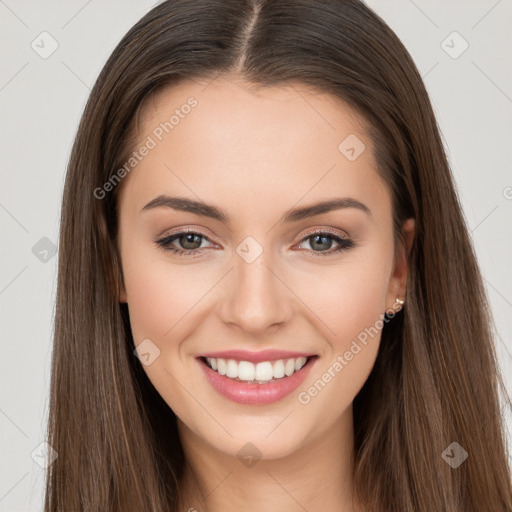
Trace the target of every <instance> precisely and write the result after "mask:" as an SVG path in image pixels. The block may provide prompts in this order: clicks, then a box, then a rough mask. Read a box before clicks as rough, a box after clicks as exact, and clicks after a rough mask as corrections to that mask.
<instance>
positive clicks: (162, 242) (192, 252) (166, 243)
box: [156, 230, 356, 258]
mask: <svg viewBox="0 0 512 512" xmlns="http://www.w3.org/2000/svg"><path fill="white" fill-rule="evenodd" d="M183 235H198V236H199V237H201V238H202V239H205V240H208V241H209V242H211V240H210V239H209V238H208V237H207V236H205V235H203V234H202V233H199V232H197V231H179V232H177V233H173V234H171V235H167V236H165V237H163V238H160V239H158V240H156V244H157V245H158V246H159V247H161V248H162V249H163V250H164V251H169V252H171V253H173V254H176V255H177V256H192V257H195V256H198V255H199V254H200V253H201V252H202V250H201V249H200V248H198V249H176V248H174V247H171V246H170V244H171V243H172V242H173V241H174V240H175V239H177V238H179V237H180V236H183ZM315 235H328V236H327V237H324V238H332V239H334V240H335V241H336V242H337V243H338V244H339V245H340V247H338V248H337V249H334V250H329V251H320V252H318V251H311V252H313V254H309V256H310V257H313V258H317V257H324V256H330V255H332V254H335V253H339V252H341V251H346V250H348V249H351V248H353V247H355V246H356V244H355V242H354V241H353V240H352V239H350V238H343V237H341V236H339V235H337V234H335V233H333V232H331V231H329V230H318V231H313V232H310V233H306V235H305V236H304V237H303V238H302V240H301V241H300V243H302V242H304V241H306V240H307V239H309V238H311V237H313V236H315ZM203 249H205V248H204V247H203Z"/></svg>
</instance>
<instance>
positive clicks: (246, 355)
mask: <svg viewBox="0 0 512 512" xmlns="http://www.w3.org/2000/svg"><path fill="white" fill-rule="evenodd" d="M313 355H315V354H308V353H307V352H292V351H290V350H273V349H267V350H258V351H248V350H223V351H217V352H208V353H207V354H201V355H200V356H199V357H212V358H222V359H235V360H236V361H248V362H250V363H261V362H262V361H277V360H278V359H294V358H297V357H311V356H313Z"/></svg>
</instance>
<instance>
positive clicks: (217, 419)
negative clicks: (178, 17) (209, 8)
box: [118, 78, 411, 458]
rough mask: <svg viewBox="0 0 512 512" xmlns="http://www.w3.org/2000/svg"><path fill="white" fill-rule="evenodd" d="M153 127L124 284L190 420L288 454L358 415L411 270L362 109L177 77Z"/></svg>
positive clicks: (163, 381) (128, 196)
mask: <svg viewBox="0 0 512 512" xmlns="http://www.w3.org/2000/svg"><path fill="white" fill-rule="evenodd" d="M166 123H167V124H166ZM137 133H138V143H137V144H136V147H135V148H134V151H137V156H136V158H137V162H138V163H137V165H136V166H135V167H134V168H133V170H132V169H131V168H130V167H129V165H128V166H127V169H130V172H129V173H128V174H127V176H126V177H124V179H123V182H122V183H121V187H122V188H121V190H120V195H119V205H118V206H119V214H120V234H119V235H120V237H119V249H120V254H121V260H122V270H123V275H124V289H123V290H122V293H121V296H120V300H121V301H122V302H127V303H128V307H129V312H130V321H131V328H132V332H133V338H134V341H135V345H139V344H141V343H142V345H140V348H139V352H140V354H139V356H140V358H141V363H143V368H144V370H145V371H146V373H147V375H148V377H149V379H150V380H151V382H152V383H153V385H154V386H155V388H156V389H157V390H158V392H159V393H160V394H161V396H162V397H163V399H164V400H165V401H166V402H167V404H168V405H169V407H171V408H172V409H173V410H174V412H175V413H176V415H177V416H178V418H179V419H180V429H181V430H180V432H181V433H183V434H184V435H189V436H193V437H194V438H195V439H196V440H197V441H198V442H201V443H203V444H204V445H205V446H210V447H213V448H215V449H217V450H219V451H221V452H223V453H224V454H227V455H233V456H235V455H237V454H238V453H239V451H240V449H241V448H242V447H244V446H245V448H244V449H245V450H249V451H250V450H255V451H256V448H257V450H259V452H261V453H262V454H263V457H265V458H277V457H282V456H285V455H287V454H290V453H292V452H294V451H296V450H298V449H299V448H300V447H303V446H305V445H307V444H308V443H312V442H314V441H315V440H318V439H320V437H321V436H325V435H326V434H328V433H329V432H333V431H335V430H336V429H337V428H339V425H340V423H341V422H343V421H345V422H346V424H348V422H349V421H350V418H351V413H352V410H351V404H352V401H353V399H354V397H355V396H356V394H357V393H358V391H359V390H360V389H361V387H362V386H363V384H364V382H365V380H366V379H367V377H368V375H369V373H370V371H371V369H372V366H373V364H374V361H375V358H376V355H377V350H378V347H379V342H380V328H382V325H383V321H382V318H383V314H384V312H385V311H386V310H389V309H390V308H392V306H393V303H394V302H395V298H396V297H397V296H400V297H403V295H404V284H405V271H406V270H405V264H404V260H403V259H402V258H400V257H398V258H397V260H396V261H395V259H394V246H393V231H392V211H391V198H390V195H389V191H388V189H387V187H386V185H385V183H384V182H383V181H382V180H381V178H380V177H379V175H378V174H377V172H376V168H377V165H376V161H375V159H374V156H373V149H372V144H371V141H370V140H369V138H368V136H367V135H366V133H365V130H364V126H363V124H362V122H361V119H360V118H359V117H358V116H357V115H356V114H355V113H354V112H353V111H352V110H351V109H350V108H349V107H348V106H347V105H346V104H344V103H342V102H341V101H339V100H336V99H335V98H333V97H332V96H330V95H326V94H322V93H318V92H316V93H315V92H313V91H312V90H311V89H305V88H304V87H301V86H299V85H298V84H297V85H295V86H293V87H292V86H286V87H280V88H269V89H266V90H260V91H258V92H254V91H253V92H251V91H250V90H249V88H248V87H247V84H245V83H243V82H238V81H228V80H227V79H226V78H224V79H218V80H215V81H213V82H211V83H210V84H209V85H208V86H206V83H201V84H198V83H195V82H187V83H182V84H180V85H179V86H174V87H173V88H167V89H165V90H162V91H160V92H159V93H158V94H157V95H156V96H155V97H154V98H153V99H152V100H151V101H149V102H148V103H147V104H146V105H145V107H144V108H143V109H142V111H141V113H140V115H139V117H138V132H137ZM143 147H145V148H146V149H142V148H143ZM139 160H140V161H139ZM133 163H134V161H132V164H133ZM122 174H123V173H121V176H122ZM156 198H159V199H158V200H156V201H155V199H156ZM172 198H180V200H181V201H176V200H175V199H174V202H173V199H172ZM341 200H343V202H340V203H339V205H338V207H336V208H331V209H329V208H325V209H318V210H314V209H313V210H311V211H310V210H309V209H310V208H311V207H312V206H314V205H317V204H318V203H323V202H326V201H341ZM187 201H189V202H193V203H194V206H193V207H189V206H187V203H186V202H187ZM173 206H174V207H173ZM302 210H304V211H302ZM301 211H302V213H301ZM290 212H298V213H295V214H294V215H292V214H290ZM308 212H309V214H308ZM406 227H408V228H410V227H411V226H410V225H409V224H408V226H406ZM187 230H188V231H190V232H191V233H189V234H188V235H186V234H183V232H184V231H187ZM178 233H182V235H181V236H173V235H176V234H178ZM172 249H173V250H176V251H189V253H188V254H179V253H175V252H172ZM338 249H339V250H338ZM399 254H401V253H400V252H399ZM227 351H238V352H231V353H225V354H218V353H219V352H227ZM239 351H246V353H243V352H242V353H241V352H239ZM262 351H268V352H265V353H262ZM206 356H208V357H214V356H216V357H214V358H213V360H210V365H212V366H213V367H214V368H216V369H217V370H216V371H215V370H214V369H212V368H210V366H209V365H208V362H207V361H205V359H204V357H206ZM300 357H307V363H306V365H305V366H303V367H302V369H300V370H299V371H295V370H296V368H299V367H301V366H302V364H304V359H300ZM229 359H231V360H232V361H231V362H229V361H228V360H229ZM290 359H295V362H291V363H290V362H289V360H290ZM223 360H224V362H223ZM297 360H298V361H297ZM240 361H245V362H242V363H240ZM295 365H297V366H296V367H295ZM224 372H227V375H221V374H222V373H224ZM292 372H293V373H292ZM268 379H272V380H271V381H268ZM255 380H257V381H258V382H251V381H255ZM246 443H252V444H253V445H254V446H255V447H256V448H253V447H250V448H248V446H251V445H247V444H246ZM259 452H258V453H259ZM242 453H243V452H242ZM249 455H250V454H249Z"/></svg>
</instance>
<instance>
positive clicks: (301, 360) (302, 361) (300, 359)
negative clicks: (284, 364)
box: [295, 357, 307, 371]
mask: <svg viewBox="0 0 512 512" xmlns="http://www.w3.org/2000/svg"><path fill="white" fill-rule="evenodd" d="M306 361H307V358H306V357H298V358H297V359H296V360H295V371H299V370H300V369H301V368H302V367H303V366H304V365H305V364H306Z"/></svg>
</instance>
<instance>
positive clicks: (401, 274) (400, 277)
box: [386, 218, 416, 311]
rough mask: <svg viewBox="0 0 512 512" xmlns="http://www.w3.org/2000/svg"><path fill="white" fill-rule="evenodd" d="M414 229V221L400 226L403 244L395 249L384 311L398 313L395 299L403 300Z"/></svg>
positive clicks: (410, 220) (411, 219)
mask: <svg viewBox="0 0 512 512" xmlns="http://www.w3.org/2000/svg"><path fill="white" fill-rule="evenodd" d="M415 229H416V222H415V219H413V218H410V219H407V220H405V221H404V223H403V226H402V233H403V239H404V243H402V242H400V243H399V245H398V247H397V249H396V257H395V263H394V267H393V273H392V275H391V279H390V282H389V287H388V294H387V297H386V311H388V310H390V309H391V310H392V311H398V309H397V305H396V298H397V297H398V298H399V299H402V300H404V297H405V291H406V287H407V273H408V267H407V260H408V256H409V253H410V252H411V248H412V244H413V241H414V236H415ZM393 305H394V308H393Z"/></svg>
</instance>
